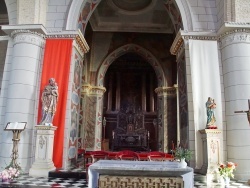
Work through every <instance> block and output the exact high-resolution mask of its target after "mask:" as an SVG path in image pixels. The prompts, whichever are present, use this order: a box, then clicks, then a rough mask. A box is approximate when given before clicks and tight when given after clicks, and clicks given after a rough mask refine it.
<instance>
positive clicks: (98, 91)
mask: <svg viewBox="0 0 250 188" xmlns="http://www.w3.org/2000/svg"><path fill="white" fill-rule="evenodd" d="M81 92H82V94H87V95H103V94H104V93H105V92H106V88H105V87H101V86H91V85H88V84H86V85H83V86H82V90H81Z"/></svg>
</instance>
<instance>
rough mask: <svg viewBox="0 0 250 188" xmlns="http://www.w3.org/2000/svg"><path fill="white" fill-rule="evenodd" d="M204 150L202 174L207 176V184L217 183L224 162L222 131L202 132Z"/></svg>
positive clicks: (209, 130)
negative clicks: (219, 170) (220, 166)
mask: <svg viewBox="0 0 250 188" xmlns="http://www.w3.org/2000/svg"><path fill="white" fill-rule="evenodd" d="M200 133H201V138H202V148H203V165H202V168H201V170H200V173H201V174H204V175H206V176H207V182H212V181H214V180H215V181H217V180H218V179H217V178H218V177H217V173H216V172H217V169H218V167H219V165H220V163H221V162H222V161H223V160H222V156H223V147H222V131H221V130H218V129H202V130H200Z"/></svg>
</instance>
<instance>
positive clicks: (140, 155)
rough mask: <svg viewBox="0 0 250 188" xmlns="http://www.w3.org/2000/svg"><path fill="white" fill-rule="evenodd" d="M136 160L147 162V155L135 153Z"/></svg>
mask: <svg viewBox="0 0 250 188" xmlns="http://www.w3.org/2000/svg"><path fill="white" fill-rule="evenodd" d="M136 154H137V158H138V160H139V161H148V153H146V152H142V153H136Z"/></svg>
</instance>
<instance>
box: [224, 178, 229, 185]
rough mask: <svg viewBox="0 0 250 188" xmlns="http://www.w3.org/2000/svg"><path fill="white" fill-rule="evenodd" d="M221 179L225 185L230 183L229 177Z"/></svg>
mask: <svg viewBox="0 0 250 188" xmlns="http://www.w3.org/2000/svg"><path fill="white" fill-rule="evenodd" d="M223 181H224V184H225V186H226V187H227V186H229V184H230V178H229V177H223Z"/></svg>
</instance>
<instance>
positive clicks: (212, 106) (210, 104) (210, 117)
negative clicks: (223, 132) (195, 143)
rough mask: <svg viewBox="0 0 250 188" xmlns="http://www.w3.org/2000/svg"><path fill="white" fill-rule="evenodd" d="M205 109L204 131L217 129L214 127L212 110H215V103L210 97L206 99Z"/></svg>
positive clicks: (214, 119)
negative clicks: (205, 121) (205, 123)
mask: <svg viewBox="0 0 250 188" xmlns="http://www.w3.org/2000/svg"><path fill="white" fill-rule="evenodd" d="M206 108H207V125H206V129H217V126H216V125H215V121H216V118H215V115H214V109H215V108H216V103H215V101H214V99H212V98H211V97H208V100H207V102H206Z"/></svg>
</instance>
